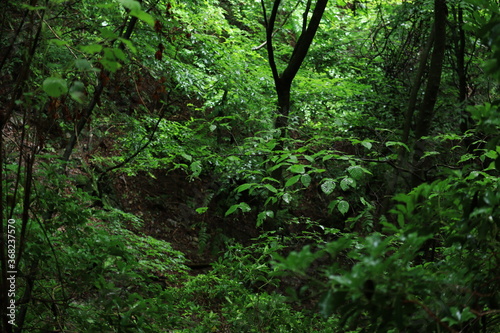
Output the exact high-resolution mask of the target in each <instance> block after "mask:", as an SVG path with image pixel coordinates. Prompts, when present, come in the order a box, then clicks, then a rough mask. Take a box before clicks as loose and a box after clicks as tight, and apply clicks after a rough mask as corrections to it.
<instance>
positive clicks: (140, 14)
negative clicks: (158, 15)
mask: <svg viewBox="0 0 500 333" xmlns="http://www.w3.org/2000/svg"><path fill="white" fill-rule="evenodd" d="M130 15H132V16H135V17H137V18H138V19H139V20H141V21H143V22H144V23H146V24H148V25H149V26H150V27H153V26H154V25H155V19H154V18H153V16H151V15H150V14H148V13H146V12H145V11H142V10H140V9H134V10H132V11H131V12H130Z"/></svg>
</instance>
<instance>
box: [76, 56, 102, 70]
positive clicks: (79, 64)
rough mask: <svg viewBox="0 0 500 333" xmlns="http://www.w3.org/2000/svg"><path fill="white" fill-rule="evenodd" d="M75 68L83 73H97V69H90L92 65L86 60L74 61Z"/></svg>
mask: <svg viewBox="0 0 500 333" xmlns="http://www.w3.org/2000/svg"><path fill="white" fill-rule="evenodd" d="M75 67H76V68H77V69H78V70H81V71H83V72H89V71H97V68H92V64H91V63H90V62H89V61H88V60H86V59H76V60H75Z"/></svg>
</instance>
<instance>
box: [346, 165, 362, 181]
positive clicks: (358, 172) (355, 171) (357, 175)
mask: <svg viewBox="0 0 500 333" xmlns="http://www.w3.org/2000/svg"><path fill="white" fill-rule="evenodd" d="M347 172H349V174H350V175H351V177H353V178H354V179H361V178H362V177H363V174H364V172H363V169H362V168H361V167H360V166H359V165H353V166H350V167H349V168H347Z"/></svg>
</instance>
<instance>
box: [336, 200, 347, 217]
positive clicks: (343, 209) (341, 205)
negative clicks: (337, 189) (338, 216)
mask: <svg viewBox="0 0 500 333" xmlns="http://www.w3.org/2000/svg"><path fill="white" fill-rule="evenodd" d="M337 209H338V210H339V212H341V213H342V215H345V213H347V211H348V210H349V203H348V202H347V201H345V200H340V201H339V203H338V204H337Z"/></svg>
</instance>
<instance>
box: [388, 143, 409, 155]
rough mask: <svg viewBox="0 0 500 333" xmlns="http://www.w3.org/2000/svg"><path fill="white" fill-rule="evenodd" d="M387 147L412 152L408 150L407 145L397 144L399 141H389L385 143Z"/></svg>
mask: <svg viewBox="0 0 500 333" xmlns="http://www.w3.org/2000/svg"><path fill="white" fill-rule="evenodd" d="M385 146H386V147H391V146H399V147H403V148H404V149H406V151H408V152H409V151H410V148H408V146H407V145H405V144H404V143H402V142H397V141H387V142H386V143H385Z"/></svg>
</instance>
